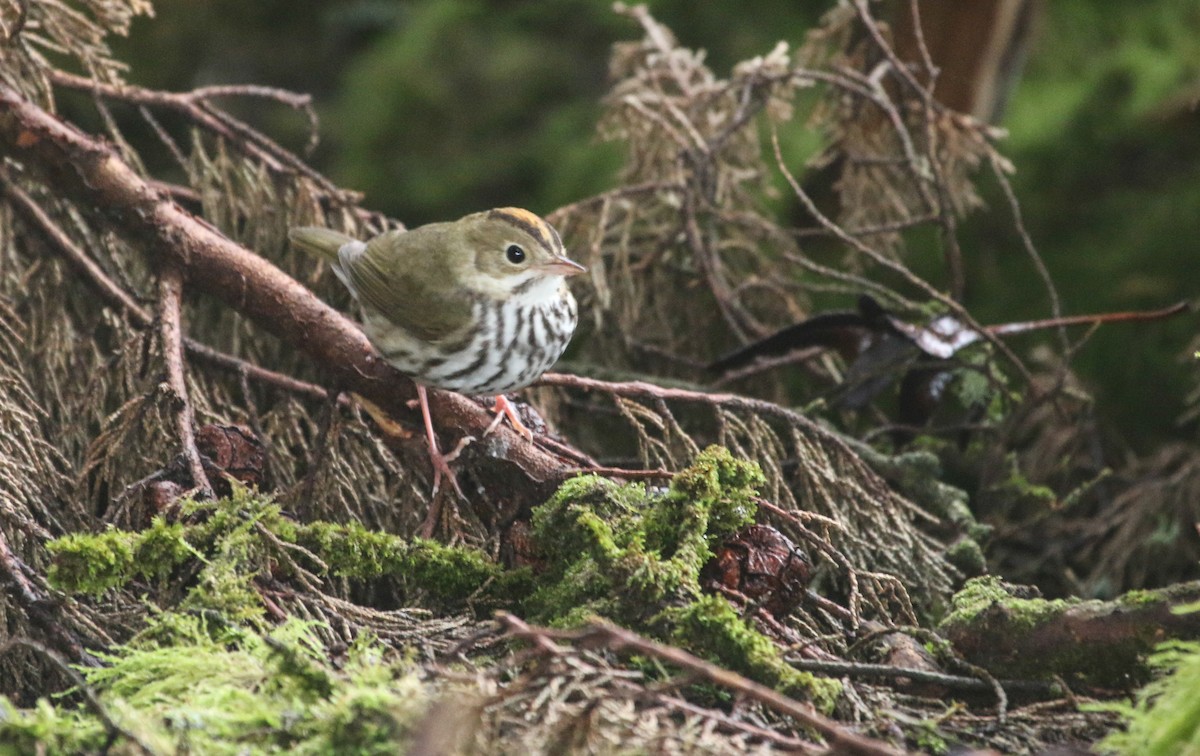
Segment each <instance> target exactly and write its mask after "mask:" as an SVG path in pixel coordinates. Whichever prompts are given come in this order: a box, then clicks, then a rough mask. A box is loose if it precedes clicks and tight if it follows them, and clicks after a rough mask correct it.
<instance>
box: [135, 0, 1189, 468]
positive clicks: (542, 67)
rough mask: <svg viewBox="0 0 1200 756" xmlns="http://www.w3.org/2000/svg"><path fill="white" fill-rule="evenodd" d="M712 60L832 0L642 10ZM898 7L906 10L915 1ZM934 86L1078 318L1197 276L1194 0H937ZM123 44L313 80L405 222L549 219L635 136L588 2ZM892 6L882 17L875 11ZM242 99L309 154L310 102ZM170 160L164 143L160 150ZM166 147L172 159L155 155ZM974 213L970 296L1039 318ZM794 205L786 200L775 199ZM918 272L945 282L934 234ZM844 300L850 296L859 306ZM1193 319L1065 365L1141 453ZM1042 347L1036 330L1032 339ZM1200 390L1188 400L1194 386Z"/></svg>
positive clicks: (1145, 328)
mask: <svg viewBox="0 0 1200 756" xmlns="http://www.w3.org/2000/svg"><path fill="white" fill-rule="evenodd" d="M648 5H649V6H650V9H651V11H652V13H653V14H654V15H655V17H656V18H658V20H659V21H661V22H662V23H664V24H665V25H667V26H668V27H669V28H671V29H672V30H673V31H674V32H675V33H676V35H677V36H678V37H679V39H680V41H681V43H682V44H683V45H685V46H688V47H692V48H699V49H703V50H705V51H707V56H708V58H707V60H708V63H709V65H710V66H711V67H712V68H713V69H714V71H715V72H716V74H717V75H718V76H725V75H727V74H728V72H729V69H730V68H731V67H732V66H733V65H734V64H735V63H736V62H738V61H739V60H743V59H745V58H748V57H752V56H755V55H761V54H765V53H766V52H768V51H769V50H770V49H771V48H772V47H773V46H774V45H775V44H776V42H778V41H779V40H784V41H787V42H788V43H789V44H791V45H792V46H795V45H797V44H799V43H800V42H801V41H802V40H803V39H804V36H805V34H806V33H807V32H808V31H809V30H810V29H812V28H813V27H814V26H815V25H816V24H817V22H818V20H819V19H820V17H821V15H822V14H823V13H825V12H827V11H828V10H829V9H830V8H831V7H832V6H833V5H834V3H833V2H832V0H830V1H828V2H794V1H790V0H757V2H754V3H743V2H707V3H695V2H688V1H686V0H659V1H656V2H650V3H648ZM906 7H907V3H898V4H897V8H895V9H893V20H894V22H895V24H896V25H897V27H903V25H904V24H905V23H906V20H905V18H904V12H903V11H904V9H905V8H906ZM921 7H922V14H923V17H924V21H925V26H926V27H927V30H928V31H927V40H928V43H929V46H930V48H931V53H932V54H933V57H934V59H935V61H936V62H937V63H938V65H939V66H941V67H942V69H943V78H942V80H941V83H942V85H944V86H943V88H942V89H940V90H939V96H941V97H942V99H943V100H945V101H947V102H949V103H950V104H952V105H954V106H955V107H958V108H960V109H964V110H966V111H968V112H972V113H973V114H974V115H976V116H977V117H980V118H983V119H985V120H991V121H993V122H994V123H996V124H998V125H1000V126H1002V127H1003V128H1005V129H1006V130H1007V131H1008V134H1009V136H1008V137H1007V139H1006V140H1005V141H1004V142H1003V143H1002V148H1003V149H1004V151H1005V152H1006V154H1007V156H1008V157H1009V158H1010V159H1011V161H1012V162H1013V164H1014V165H1015V167H1016V173H1015V175H1014V176H1013V185H1014V188H1015V191H1016V194H1017V197H1018V198H1019V200H1020V203H1021V212H1022V214H1023V220H1024V223H1025V226H1026V228H1027V230H1028V232H1029V234H1030V235H1031V237H1032V239H1033V241H1034V243H1035V244H1036V246H1037V249H1038V250H1039V252H1040V253H1041V255H1042V257H1043V258H1044V260H1045V262H1046V265H1047V267H1048V268H1049V271H1050V273H1051V275H1052V277H1053V278H1054V280H1055V281H1056V283H1057V285H1058V287H1059V292H1060V295H1061V297H1062V300H1063V307H1064V310H1065V312H1066V313H1068V314H1075V313H1089V312H1101V311H1112V310H1125V309H1139V308H1147V309H1148V308H1158V307H1162V306H1165V305H1168V304H1171V303H1174V302H1176V301H1179V300H1181V299H1189V298H1195V297H1196V296H1197V294H1198V293H1200V285H1198V281H1200V274H1198V273H1197V272H1196V271H1197V267H1198V266H1197V263H1198V262H1200V254H1198V251H1197V238H1196V237H1197V232H1198V231H1200V110H1198V109H1197V101H1198V98H1200V3H1196V2H1195V1H1194V0H1154V1H1152V2H1139V3H1129V2H1123V1H1121V0H1058V1H1057V2H1054V3H1048V2H1031V1H1028V0H987V1H986V2H985V1H984V0H979V2H973V3H957V2H952V1H951V0H944V1H939V2H923V3H922V4H921ZM156 11H157V17H156V18H153V19H145V18H140V19H138V20H136V21H135V22H134V27H133V32H132V34H131V35H130V37H129V38H128V39H126V40H122V41H120V42H119V43H118V45H117V47H118V55H119V56H120V57H123V58H124V59H126V60H128V61H130V62H131V65H132V68H131V71H130V74H129V79H130V80H131V81H133V82H136V83H140V84H143V85H146V86H151V87H156V88H164V89H174V90H181V89H190V88H193V87H196V86H200V85H206V84H229V83H255V84H262V85H268V86H277V87H285V88H288V89H292V90H297V91H302V92H310V93H312V94H313V96H314V97H315V101H316V106H317V110H318V113H319V114H320V117H321V124H320V143H319V144H318V145H317V146H316V147H315V150H314V151H313V152H311V153H310V158H311V160H312V162H313V163H314V164H315V165H316V166H317V167H318V168H319V169H320V170H322V171H324V172H326V173H327V174H329V175H330V176H331V177H332V178H333V179H334V180H335V181H337V182H338V183H340V184H341V185H343V186H345V187H347V188H350V189H354V190H357V191H361V192H363V193H364V194H365V195H366V199H365V204H366V205H367V206H368V207H371V208H372V209H376V210H380V211H383V212H385V213H387V214H389V215H392V216H394V217H396V218H398V219H400V220H402V221H404V222H405V223H407V224H409V225H410V226H411V225H418V224H421V223H424V222H428V221H431V220H440V219H447V218H453V217H458V216H460V215H462V214H464V213H466V212H470V211H474V210H477V209H480V208H484V207H489V206H496V205H520V206H526V207H529V208H531V209H533V210H535V211H537V212H540V213H543V214H545V213H548V212H550V211H552V210H554V209H555V208H557V207H560V206H562V205H564V204H567V203H569V202H572V201H575V200H578V199H580V198H583V197H585V196H588V195H590V194H593V193H596V192H600V191H603V190H605V189H607V188H611V187H612V186H613V185H614V184H615V182H616V172H617V170H618V168H619V166H620V163H621V153H620V149H621V148H620V147H619V146H618V145H615V144H612V143H606V142H603V141H601V140H599V139H598V138H597V137H596V134H595V124H596V121H597V118H598V116H599V114H600V112H601V107H600V102H599V101H600V98H601V97H602V96H603V95H604V93H605V92H606V90H607V86H608V78H607V66H608V56H609V52H610V48H611V45H612V44H613V43H614V42H617V41H620V40H636V39H638V38H639V37H640V36H641V30H640V29H638V28H636V25H635V24H634V23H633V22H632V21H630V20H629V19H628V18H625V17H622V16H619V15H617V14H615V13H613V12H612V11H611V9H610V7H609V5H608V4H607V3H604V2H594V1H592V0H550V1H544V2H536V3H535V2H491V3H485V2H479V1H472V0H423V1H414V2H399V1H389V0H324V1H322V0H259V1H257V2H245V0H210V1H209V2H201V3H198V2H194V1H192V0H162V1H160V2H158V3H156ZM882 15H884V16H885V17H886V16H887V14H886V13H883V14H882ZM229 105H230V107H231V108H233V109H234V111H235V112H236V113H237V114H238V115H240V116H242V117H245V118H246V119H247V120H248V121H250V122H251V123H253V124H255V125H257V126H259V127H260V128H263V129H264V130H266V131H267V132H268V133H270V134H272V135H273V136H276V137H278V138H280V140H281V141H282V142H283V143H284V144H285V145H286V146H290V147H292V148H295V149H297V150H300V151H303V149H304V147H305V145H306V143H307V141H308V126H307V123H306V122H305V119H304V118H303V117H302V116H300V115H298V114H296V113H294V112H291V111H289V110H287V109H286V108H283V107H281V106H279V105H276V104H273V103H271V104H267V103H265V102H255V101H252V100H246V99H242V100H238V101H236V102H230V103H229ZM799 106H800V107H799V108H798V109H797V113H796V117H795V118H794V119H793V120H792V122H791V123H790V124H789V125H788V126H787V130H786V133H785V134H784V135H783V139H784V142H785V144H784V149H785V152H786V154H787V156H788V160H789V162H790V163H791V164H793V165H799V164H800V163H802V162H803V161H804V160H805V159H806V158H808V157H810V156H812V155H814V154H815V153H816V152H817V150H818V149H819V148H820V146H821V135H820V134H817V133H814V131H813V129H811V128H810V127H809V126H808V120H807V118H806V114H805V112H804V106H805V100H804V99H803V98H802V99H801V100H800V102H799ZM164 161H166V158H165V157H164ZM164 164H165V163H164ZM979 188H980V192H981V194H982V196H983V198H984V200H985V202H986V206H985V207H984V208H983V209H982V210H977V211H975V212H973V213H972V214H970V215H969V216H968V217H967V218H966V219H965V221H964V223H963V225H962V228H961V244H962V247H963V250H964V255H965V258H966V260H967V262H968V270H967V297H966V304H967V306H968V308H969V309H971V311H972V312H973V313H974V314H975V315H976V316H977V317H978V319H979V320H980V321H981V322H983V323H996V322H1004V321H1012V320H1022V319H1030V318H1038V317H1046V316H1048V314H1049V302H1048V299H1047V296H1046V293H1045V290H1044V288H1043V287H1042V285H1041V284H1040V283H1039V279H1038V277H1037V274H1036V271H1035V269H1034V267H1033V265H1031V263H1030V261H1029V258H1028V256H1027V255H1026V254H1025V253H1024V251H1023V249H1022V245H1021V240H1020V239H1019V238H1018V237H1017V235H1016V234H1015V231H1014V224H1013V221H1012V216H1011V214H1010V212H1009V210H1008V206H1007V202H1006V200H1005V198H1004V196H1003V194H1002V193H1001V191H1000V189H999V187H998V186H997V185H996V183H995V182H994V181H993V180H990V179H988V178H987V177H984V178H982V179H981V182H980V187H979ZM778 202H779V207H778V212H779V214H780V216H781V218H786V217H788V216H789V215H795V214H796V213H797V208H795V207H793V206H792V205H793V204H794V202H795V201H794V198H792V195H791V193H790V192H780V195H779V200H778ZM908 243H909V245H910V256H909V257H908V260H909V262H910V264H911V265H912V266H913V268H914V269H915V270H916V271H917V272H919V273H922V274H923V275H926V276H927V277H929V278H930V280H932V281H934V282H936V283H939V285H941V284H944V281H943V280H942V279H943V278H944V275H943V273H942V272H941V251H940V246H939V245H938V243H937V241H936V240H935V239H933V238H929V239H925V240H923V239H921V238H920V237H915V238H911V239H909V240H908ZM848 304H849V303H842V306H846V305H848ZM1195 334H1196V319H1195V317H1194V316H1186V317H1182V318H1175V319H1172V320H1168V321H1165V322H1152V323H1142V324H1117V325H1111V326H1107V327H1105V328H1102V329H1101V330H1100V331H1099V332H1098V333H1097V334H1096V335H1095V336H1094V337H1093V338H1092V339H1091V341H1090V342H1088V343H1087V344H1086V345H1085V346H1084V348H1083V349H1082V350H1081V351H1080V352H1079V354H1078V355H1077V357H1076V359H1075V362H1074V365H1075V367H1076V370H1077V371H1078V373H1079V375H1080V377H1081V378H1082V379H1083V381H1084V383H1085V385H1086V387H1087V388H1088V389H1089V390H1091V391H1092V392H1094V394H1095V395H1096V398H1097V406H1098V410H1099V414H1100V416H1101V419H1102V420H1103V421H1104V422H1105V423H1106V424H1107V425H1108V426H1109V427H1110V428H1111V429H1112V430H1113V431H1114V435H1115V436H1117V437H1118V438H1120V439H1122V440H1123V443H1126V444H1128V445H1129V447H1130V449H1131V451H1136V452H1144V451H1145V450H1147V449H1150V448H1153V447H1154V446H1156V445H1158V444H1160V443H1162V442H1164V441H1167V440H1170V439H1172V438H1195V432H1196V427H1195V421H1194V420H1187V419H1185V418H1184V409H1185V407H1186V406H1187V405H1188V399H1187V397H1188V394H1189V392H1192V391H1195V387H1196V374H1197V368H1196V367H1195V366H1194V360H1193V359H1192V357H1191V355H1192V352H1193V351H1194V349H1195V348H1196V344H1195V343H1194V337H1195ZM1021 338H1023V339H1026V341H1023V342H1019V343H1017V344H1016V346H1017V347H1018V348H1019V349H1020V350H1021V351H1027V350H1028V349H1029V348H1030V347H1032V346H1033V342H1032V340H1033V339H1036V338H1039V337H1036V336H1027V337H1021ZM1192 402H1193V403H1195V398H1193V400H1192Z"/></svg>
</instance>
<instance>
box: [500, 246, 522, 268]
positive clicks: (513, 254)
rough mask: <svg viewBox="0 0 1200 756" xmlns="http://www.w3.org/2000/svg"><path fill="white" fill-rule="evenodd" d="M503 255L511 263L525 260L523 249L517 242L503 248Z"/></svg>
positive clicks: (514, 263)
mask: <svg viewBox="0 0 1200 756" xmlns="http://www.w3.org/2000/svg"><path fill="white" fill-rule="evenodd" d="M504 256H505V257H507V258H508V261H509V262H510V263H512V264H513V265H519V264H520V263H523V262H525V250H523V249H521V245H519V244H509V245H508V249H506V250H504Z"/></svg>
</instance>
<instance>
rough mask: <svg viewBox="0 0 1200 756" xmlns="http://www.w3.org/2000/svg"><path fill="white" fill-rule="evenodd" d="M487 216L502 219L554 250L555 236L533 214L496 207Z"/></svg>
mask: <svg viewBox="0 0 1200 756" xmlns="http://www.w3.org/2000/svg"><path fill="white" fill-rule="evenodd" d="M488 215H490V216H491V217H493V218H503V219H504V220H506V221H508V222H509V223H512V224H513V225H514V226H517V227H518V228H521V229H524V230H525V231H527V232H529V235H530V236H533V237H535V238H536V239H537V240H538V241H540V242H541V243H542V244H544V245H546V246H547V247H548V248H550V249H554V248H555V244H554V239H555V238H556V237H557V234H556V233H555V232H554V229H552V228H551V227H550V224H549V223H547V222H546V221H544V220H542V219H541V218H540V217H539V216H538V215H536V214H535V213H531V212H529V211H528V210H525V209H524V208H520V207H498V208H496V209H495V210H493V211H491V212H490V213H488Z"/></svg>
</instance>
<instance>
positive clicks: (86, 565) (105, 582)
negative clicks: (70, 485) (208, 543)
mask: <svg viewBox="0 0 1200 756" xmlns="http://www.w3.org/2000/svg"><path fill="white" fill-rule="evenodd" d="M47 549H49V551H50V553H51V554H52V555H53V556H54V563H53V564H52V565H51V566H50V572H49V579H50V582H51V583H52V584H53V585H55V586H56V587H59V588H62V589H63V590H67V591H73V592H78V593H89V594H93V595H98V594H101V593H104V592H105V591H107V590H109V589H111V588H116V587H118V586H121V585H124V584H125V583H127V582H129V581H130V580H133V579H135V578H138V577H145V578H165V577H167V576H169V575H170V574H171V572H172V571H174V570H175V568H177V567H178V566H179V565H181V564H183V563H184V562H186V561H187V560H188V559H189V558H191V557H193V556H195V554H196V552H195V550H194V549H193V548H192V547H191V546H190V545H188V543H187V541H186V540H185V531H184V526H182V525H179V524H168V523H167V522H166V521H165V520H163V518H161V517H155V518H154V520H153V521H152V522H151V524H150V527H149V528H147V529H146V530H144V531H142V532H140V533H131V532H128V531H124V530H115V529H114V530H106V531H104V532H103V533H72V534H70V535H67V536H64V537H62V538H59V539H57V540H54V541H50V542H49V543H48V544H47Z"/></svg>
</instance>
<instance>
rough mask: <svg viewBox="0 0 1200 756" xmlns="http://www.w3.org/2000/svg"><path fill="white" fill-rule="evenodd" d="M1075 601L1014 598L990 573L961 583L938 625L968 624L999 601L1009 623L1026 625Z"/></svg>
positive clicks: (1019, 625) (1036, 621)
mask: <svg viewBox="0 0 1200 756" xmlns="http://www.w3.org/2000/svg"><path fill="white" fill-rule="evenodd" d="M1076 603H1079V602H1078V601H1067V600H1063V599H1055V600H1053V601H1047V600H1045V599H1027V598H1017V597H1015V596H1013V594H1012V592H1011V591H1010V590H1009V588H1008V587H1007V584H1006V583H1005V582H1004V581H1003V580H1001V579H1000V578H998V577H996V576H994V575H987V576H984V577H977V578H971V579H970V580H968V581H967V582H966V584H965V585H963V587H962V590H960V591H959V592H958V593H956V594H954V597H953V598H952V599H950V606H951V609H950V613H949V614H947V615H946V616H945V617H944V618H943V619H942V621H941V623H940V624H939V627H941V628H950V627H954V626H966V625H969V624H971V623H972V622H974V621H975V619H976V617H978V615H979V614H980V613H981V612H984V611H986V610H988V609H991V608H992V607H993V606H995V605H997V604H1002V605H1003V606H1004V608H1005V611H1006V612H1007V613H1008V620H1009V622H1010V623H1011V625H1012V626H1015V627H1018V628H1030V627H1034V626H1036V625H1038V624H1040V623H1042V622H1043V621H1045V620H1046V619H1048V618H1050V617H1054V616H1057V615H1059V614H1061V613H1062V611H1063V610H1064V609H1066V608H1067V607H1068V606H1071V605H1073V604H1076Z"/></svg>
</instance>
